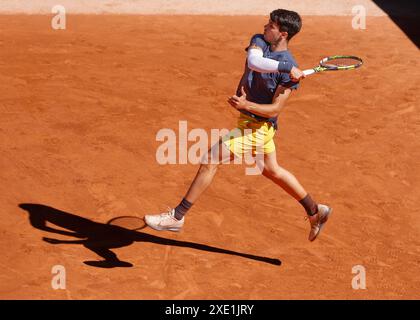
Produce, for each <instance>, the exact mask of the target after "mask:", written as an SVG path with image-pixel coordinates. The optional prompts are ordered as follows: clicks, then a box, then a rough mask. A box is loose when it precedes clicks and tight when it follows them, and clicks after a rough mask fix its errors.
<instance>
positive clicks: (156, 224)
mask: <svg viewBox="0 0 420 320" xmlns="http://www.w3.org/2000/svg"><path fill="white" fill-rule="evenodd" d="M184 220H185V219H184V217H182V219H181V220H178V219H176V218H175V209H169V211H168V212H164V213H161V214H154V215H146V216H145V217H144V222H146V224H147V225H148V226H149V227H150V228H152V229H155V230H158V231H175V232H178V231H180V230H181V228H182V227H183V226H184Z"/></svg>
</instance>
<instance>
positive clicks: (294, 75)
mask: <svg viewBox="0 0 420 320" xmlns="http://www.w3.org/2000/svg"><path fill="white" fill-rule="evenodd" d="M303 78H305V74H304V73H303V71H302V70H300V69H298V68H296V67H293V68H292V70H291V71H290V79H291V80H292V81H293V82H298V81H300V80H301V79H303Z"/></svg>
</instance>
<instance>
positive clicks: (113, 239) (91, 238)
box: [19, 203, 281, 268]
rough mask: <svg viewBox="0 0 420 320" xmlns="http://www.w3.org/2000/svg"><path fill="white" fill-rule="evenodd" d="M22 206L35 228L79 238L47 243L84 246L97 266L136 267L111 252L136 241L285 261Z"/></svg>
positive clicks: (35, 206) (29, 204) (274, 263)
mask: <svg viewBox="0 0 420 320" xmlns="http://www.w3.org/2000/svg"><path fill="white" fill-rule="evenodd" d="M19 207H20V208H21V209H23V210H25V211H27V212H28V213H29V221H30V223H31V225H32V226H33V227H35V228H37V229H40V230H43V231H48V232H51V233H55V234H61V235H64V236H69V237H73V238H76V239H73V240H59V239H52V238H46V237H43V240H44V241H46V242H48V243H50V244H80V245H83V246H84V247H85V248H87V249H90V250H92V251H93V252H95V253H96V254H98V255H99V256H100V257H102V258H103V259H104V260H100V261H84V263H85V264H87V265H90V266H94V267H99V268H115V267H132V266H133V265H132V264H131V263H130V262H126V261H121V260H120V259H119V258H118V256H117V255H116V254H115V253H114V252H112V251H111V249H115V248H121V247H126V246H129V245H131V244H133V243H134V242H151V243H156V244H160V245H169V246H177V247H187V248H192V249H195V250H202V251H209V252H216V253H222V254H230V255H235V256H240V257H243V258H247V259H252V260H256V261H261V262H265V263H269V264H273V265H278V266H279V265H281V261H280V260H278V259H272V258H267V257H261V256H256V255H252V254H246V253H241V252H236V251H231V250H227V249H222V248H217V247H212V246H208V245H204V244H199V243H194V242H188V241H178V240H172V239H166V238H162V237H158V236H154V235H150V234H147V233H144V232H140V231H133V230H129V229H126V228H123V227H120V226H116V225H111V224H105V223H98V222H94V221H92V220H89V219H86V218H83V217H80V216H77V215H75V214H71V213H68V212H64V211H61V210H58V209H55V208H52V207H49V206H46V205H42V204H33V203H22V204H19ZM47 223H48V224H49V225H50V224H53V225H55V226H56V227H58V228H56V227H50V226H48V225H47ZM63 229H65V230H63Z"/></svg>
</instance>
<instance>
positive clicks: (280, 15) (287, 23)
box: [270, 9, 302, 41]
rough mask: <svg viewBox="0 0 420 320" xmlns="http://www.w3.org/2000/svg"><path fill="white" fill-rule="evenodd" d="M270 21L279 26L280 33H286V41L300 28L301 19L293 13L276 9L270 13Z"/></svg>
mask: <svg viewBox="0 0 420 320" xmlns="http://www.w3.org/2000/svg"><path fill="white" fill-rule="evenodd" d="M270 19H271V21H273V22H274V23H275V24H277V25H278V26H279V28H280V31H284V32H287V34H288V36H287V40H288V41H289V40H290V39H292V38H293V36H294V35H295V34H297V33H298V32H299V31H300V28H302V19H301V18H300V16H299V14H298V13H297V12H294V11H289V10H285V9H277V10H274V11H273V12H271V13H270Z"/></svg>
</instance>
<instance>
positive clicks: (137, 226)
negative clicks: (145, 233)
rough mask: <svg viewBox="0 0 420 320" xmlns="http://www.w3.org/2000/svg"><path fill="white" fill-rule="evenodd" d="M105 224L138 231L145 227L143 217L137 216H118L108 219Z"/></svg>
mask: <svg viewBox="0 0 420 320" xmlns="http://www.w3.org/2000/svg"><path fill="white" fill-rule="evenodd" d="M106 224H109V225H112V226H118V227H121V228H124V229H127V230H131V231H138V230H141V229H144V228H146V223H145V222H144V219H143V218H140V217H137V216H120V217H115V218H112V219H111V220H109V221H108V222H107V223H106Z"/></svg>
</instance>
